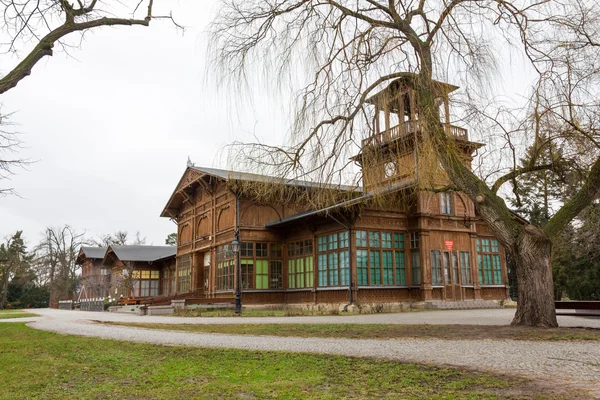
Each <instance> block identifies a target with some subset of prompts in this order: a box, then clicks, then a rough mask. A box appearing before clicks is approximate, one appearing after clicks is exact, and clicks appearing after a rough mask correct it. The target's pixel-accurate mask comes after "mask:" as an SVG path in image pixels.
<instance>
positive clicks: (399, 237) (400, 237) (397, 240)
mask: <svg viewBox="0 0 600 400" xmlns="http://www.w3.org/2000/svg"><path fill="white" fill-rule="evenodd" d="M394 248H395V249H403V248H404V234H403V233H394Z"/></svg>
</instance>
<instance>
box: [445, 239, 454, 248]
mask: <svg viewBox="0 0 600 400" xmlns="http://www.w3.org/2000/svg"><path fill="white" fill-rule="evenodd" d="M444 244H445V245H446V250H452V248H453V247H454V241H453V240H446V241H444Z"/></svg>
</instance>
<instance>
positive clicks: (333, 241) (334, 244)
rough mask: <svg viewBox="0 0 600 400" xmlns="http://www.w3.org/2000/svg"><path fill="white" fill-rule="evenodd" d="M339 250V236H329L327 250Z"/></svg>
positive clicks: (335, 234) (333, 234) (334, 234)
mask: <svg viewBox="0 0 600 400" xmlns="http://www.w3.org/2000/svg"><path fill="white" fill-rule="evenodd" d="M337 248H338V235H337V233H332V234H331V235H329V236H327V249H328V250H335V249H337Z"/></svg>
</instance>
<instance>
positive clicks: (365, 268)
mask: <svg viewBox="0 0 600 400" xmlns="http://www.w3.org/2000/svg"><path fill="white" fill-rule="evenodd" d="M356 266H357V271H358V284H359V285H363V286H366V285H368V284H369V251H368V250H356Z"/></svg>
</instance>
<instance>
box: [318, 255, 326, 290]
mask: <svg viewBox="0 0 600 400" xmlns="http://www.w3.org/2000/svg"><path fill="white" fill-rule="evenodd" d="M317 261H318V263H319V265H318V268H319V286H327V254H319V258H318V260H317Z"/></svg>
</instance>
